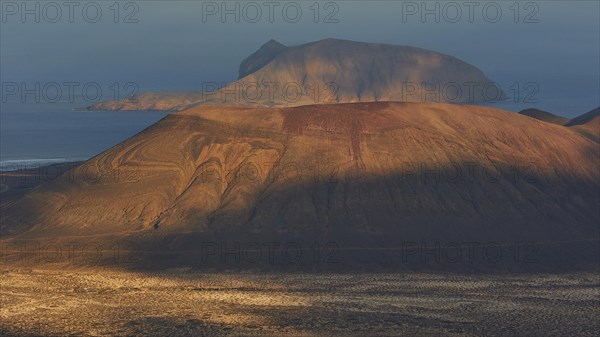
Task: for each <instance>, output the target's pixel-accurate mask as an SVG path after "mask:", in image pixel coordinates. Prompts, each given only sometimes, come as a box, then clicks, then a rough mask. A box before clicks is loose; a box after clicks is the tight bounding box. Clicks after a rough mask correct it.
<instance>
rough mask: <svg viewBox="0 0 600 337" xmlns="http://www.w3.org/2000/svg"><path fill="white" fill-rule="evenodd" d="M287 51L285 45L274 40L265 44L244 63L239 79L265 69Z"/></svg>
mask: <svg viewBox="0 0 600 337" xmlns="http://www.w3.org/2000/svg"><path fill="white" fill-rule="evenodd" d="M285 49H287V47H286V46H285V45H283V44H281V43H279V42H278V41H276V40H274V39H270V40H269V41H268V42H267V43H265V44H263V45H262V46H261V47H260V49H258V50H257V51H256V52H254V53H253V54H252V55H250V56H248V57H247V58H246V59H244V60H243V61H242V63H241V64H240V71H239V78H242V77H245V76H246V75H248V74H251V73H253V72H255V71H257V70H259V69H260V68H262V67H264V66H265V65H266V64H267V63H269V62H271V60H273V59H274V58H275V57H276V56H277V55H279V53H281V52H282V51H284V50H285Z"/></svg>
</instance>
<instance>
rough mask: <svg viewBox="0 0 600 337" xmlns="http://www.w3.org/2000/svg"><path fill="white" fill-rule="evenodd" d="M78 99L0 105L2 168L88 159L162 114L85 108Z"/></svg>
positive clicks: (25, 167)
mask: <svg viewBox="0 0 600 337" xmlns="http://www.w3.org/2000/svg"><path fill="white" fill-rule="evenodd" d="M88 105H89V103H86V102H84V101H79V100H72V101H63V102H56V103H48V102H43V103H35V102H5V103H1V104H0V171H16V170H26V169H34V168H37V167H39V166H42V165H50V164H54V163H64V162H78V161H84V160H87V159H89V158H91V157H93V156H95V155H97V154H99V153H101V152H103V151H105V150H107V149H109V148H110V147H112V146H114V145H116V144H118V143H120V142H122V141H123V140H125V139H127V138H129V137H131V136H134V135H135V134H137V133H139V132H140V131H142V130H144V129H145V128H147V127H148V126H150V125H152V124H154V123H156V122H157V121H159V120H160V119H162V118H164V117H165V116H166V115H167V114H168V113H166V112H156V111H88V110H85V109H84V108H85V107H86V106H88Z"/></svg>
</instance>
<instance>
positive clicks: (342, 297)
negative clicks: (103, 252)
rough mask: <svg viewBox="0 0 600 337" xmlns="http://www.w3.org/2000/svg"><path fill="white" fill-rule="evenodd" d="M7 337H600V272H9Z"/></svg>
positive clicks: (3, 285) (5, 282)
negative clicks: (567, 273) (519, 274)
mask: <svg viewBox="0 0 600 337" xmlns="http://www.w3.org/2000/svg"><path fill="white" fill-rule="evenodd" d="M1 273H2V274H1V276H2V277H1V278H0V291H1V295H2V296H1V301H2V307H1V309H0V329H2V332H3V334H2V336H231V337H233V336H235V337H238V336H269V337H281V336H290V337H292V336H293V337H310V336H339V337H358V336H360V337H372V336H382V337H383V336H389V337H391V336H557V337H558V336H560V337H562V336H597V331H598V329H599V328H600V323H599V322H600V320H598V296H599V289H600V288H599V287H600V284H599V281H598V275H597V274H569V275H564V274H563V275H537V276H525V275H523V276H501V275H496V276H481V275H480V276H465V275H451V274H447V275H441V274H419V273H416V274H356V275H348V274H304V273H292V274H283V273H198V272H193V271H190V270H185V269H171V270H165V271H162V272H158V273H153V274H147V273H140V272H124V271H115V270H113V271H107V270H104V269H102V270H99V269H83V270H82V269H68V268H67V269H61V270H56V269H6V268H3V269H2V271H1Z"/></svg>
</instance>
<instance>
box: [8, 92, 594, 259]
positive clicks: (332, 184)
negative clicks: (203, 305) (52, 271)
mask: <svg viewBox="0 0 600 337" xmlns="http://www.w3.org/2000/svg"><path fill="white" fill-rule="evenodd" d="M597 147H598V144H597V143H595V142H593V141H592V140H590V139H588V138H586V137H584V136H582V135H581V134H580V133H578V132H576V131H574V130H573V129H571V128H566V127H563V126H559V125H554V124H550V123H545V122H541V121H538V120H535V119H532V118H528V117H526V116H522V115H519V114H515V113H512V112H508V111H503V110H498V109H493V108H487V107H479V106H463V105H458V104H435V103H393V102H372V103H352V104H326V105H309V106H301V107H292V108H244V107H224V106H197V107H193V108H190V109H187V110H184V111H181V112H178V113H174V114H171V115H169V116H167V117H165V118H164V119H163V120H161V121H160V122H158V123H156V124H155V125H153V126H151V127H149V128H148V129H146V130H144V131H143V132H141V133H139V134H138V135H136V136H134V137H132V138H130V139H128V140H126V141H124V142H123V143H121V144H119V145H117V146H115V147H113V148H111V149H109V150H107V151H105V152H103V153H101V154H99V155H98V156H96V157H94V158H92V159H90V160H89V161H87V162H86V163H84V164H83V165H81V166H79V167H78V168H76V169H74V170H73V171H70V172H69V173H67V174H65V175H63V176H62V177H61V178H60V179H59V180H57V181H55V182H47V183H45V184H43V185H42V186H40V187H38V188H36V189H35V190H33V191H31V192H30V193H28V194H27V195H26V196H25V197H24V198H22V199H20V200H17V201H15V202H12V203H10V204H8V205H6V206H4V207H3V209H2V213H3V216H2V219H1V220H2V222H1V226H2V227H1V230H2V237H3V239H4V240H5V242H18V241H19V240H46V241H47V242H63V243H64V242H70V241H69V240H71V241H73V240H75V241H77V242H79V243H81V242H85V241H90V242H95V243H110V244H114V243H115V242H122V241H125V242H134V243H135V244H136V247H140V248H139V249H140V251H144V252H150V253H149V254H150V255H151V257H149V258H147V259H143V260H144V262H145V263H147V264H151V265H156V264H159V261H162V262H160V263H164V264H166V265H172V264H175V263H183V264H194V263H200V262H199V261H200V260H198V259H197V256H194V255H193V253H192V252H194V251H197V250H200V245H201V243H202V242H213V243H214V242H228V245H229V246H227V247H229V248H227V249H230V248H231V247H232V246H231V245H233V244H234V243H239V242H246V243H248V242H253V243H254V244H255V245H256V244H257V243H258V244H259V245H260V243H265V242H279V243H282V242H290V241H291V242H295V243H296V244H297V245H298V244H300V243H301V244H303V245H304V246H302V247H307V246H306V245H308V244H309V243H315V242H318V243H330V244H335V247H337V248H336V249H339V251H338V253H339V258H340V260H339V261H340V263H341V264H344V265H353V264H364V265H369V266H374V265H381V266H396V267H397V266H402V265H403V264H404V263H410V262H411V261H412V263H413V266H414V265H416V266H417V267H419V266H420V267H422V266H423V265H425V264H428V263H435V261H433V260H435V258H434V257H433V255H436V254H435V253H434V254H433V255H429V257H427V256H425V257H423V256H422V254H419V253H418V252H420V253H423V250H425V251H426V252H431V251H432V250H433V251H434V252H435V249H436V248H435V247H438V248H439V247H454V248H456V247H457V246H458V247H460V249H459V250H463V249H464V247H466V245H467V243H468V244H470V245H474V246H475V247H479V248H481V247H487V246H489V245H492V246H493V247H492V248H493V249H492V250H493V251H494V252H495V253H494V254H497V252H498V249H501V250H502V249H503V250H502V252H503V253H504V255H502V254H501V256H502V258H503V259H505V260H502V261H503V262H500V263H497V262H494V263H491V262H490V261H489V260H488V261H487V262H489V263H488V267H490V266H491V267H490V268H508V269H511V270H513V269H519V268H521V269H526V270H529V269H535V268H542V269H543V268H551V269H555V268H579V267H589V266H590V265H591V266H596V267H597V263H596V262H597V261H596V258H597V253H598V251H597V249H598V234H599V231H598V230H599V227H598V223H599V221H600V212H599V201H600V200H599V195H598V188H599V187H600V182H599V177H598V170H597V168H598V165H599V164H600V155H599V153H598V151H597ZM46 241H45V242H46ZM407 245H409V246H410V247H411V248H410V250H411V252H413V253H414V254H412V253H411V254H410V255H408V256H406V255H403V254H404V253H406V249H408V248H407V247H408V246H407ZM523 245H528V246H526V248H523V247H524V246H523ZM311 247H312V246H311ZM415 247H420V248H419V249H421V250H420V251H415V250H414V249H416V248H415ZM502 247H504V248H502ZM527 247H528V248H527ZM166 251H168V252H169V253H168V254H167V252H166ZM511 252H512V253H511ZM463 253H464V254H467V253H468V252H466V251H464V250H463ZM152 254H156V255H152ZM307 254H308V253H307ZM427 254H429V253H427ZM440 254H441V253H440ZM452 254H455V253H452ZM476 254H477V256H478V257H479V258H481V255H480V254H481V253H476ZM486 254H488V257H489V254H492V253H490V252H489V251H488V250H486ZM167 255H168V257H167ZM453 256H454V255H453ZM464 256H466V255H463V257H464ZM494 256H496V255H494ZM405 257H406V259H405ZM438 257H439V256H438ZM411 259H412V260H411ZM423 259H425V260H427V261H425V260H423ZM175 261H177V262H175ZM461 261H462V260H461ZM454 266H455V265H454Z"/></svg>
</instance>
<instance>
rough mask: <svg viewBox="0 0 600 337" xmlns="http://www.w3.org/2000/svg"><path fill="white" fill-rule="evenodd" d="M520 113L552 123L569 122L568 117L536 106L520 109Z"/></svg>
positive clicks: (562, 123) (561, 123) (563, 123)
mask: <svg viewBox="0 0 600 337" xmlns="http://www.w3.org/2000/svg"><path fill="white" fill-rule="evenodd" d="M519 114H521V115H525V116H528V117H531V118H535V119H539V120H541V121H544V122H547V123H552V124H558V125H565V124H567V123H569V119H568V118H564V117H561V116H557V115H555V114H553V113H550V112H548V111H544V110H540V109H534V108H531V109H525V110H521V111H519Z"/></svg>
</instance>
